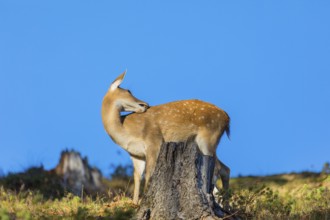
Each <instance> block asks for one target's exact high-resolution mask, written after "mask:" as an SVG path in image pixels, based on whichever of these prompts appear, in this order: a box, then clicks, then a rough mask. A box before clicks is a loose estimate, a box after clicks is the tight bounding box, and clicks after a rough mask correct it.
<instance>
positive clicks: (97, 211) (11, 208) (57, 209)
mask: <svg viewBox="0 0 330 220" xmlns="http://www.w3.org/2000/svg"><path fill="white" fill-rule="evenodd" d="M0 195H1V196H0V207H1V208H0V219H24V220H25V219H130V218H131V217H132V216H133V214H134V212H135V209H136V206H135V205H134V204H133V202H132V200H131V199H129V198H128V197H125V196H124V195H122V196H117V197H115V198H114V199H113V200H111V201H109V199H106V198H102V197H96V198H91V197H88V196H87V197H85V198H84V199H82V198H80V197H78V196H74V195H72V194H71V193H68V194H67V195H66V196H64V197H63V198H61V199H54V200H50V199H47V200H46V199H44V198H43V196H42V195H41V194H39V193H35V192H31V191H30V192H25V193H15V192H12V191H8V190H5V189H4V188H3V187H1V188H0Z"/></svg>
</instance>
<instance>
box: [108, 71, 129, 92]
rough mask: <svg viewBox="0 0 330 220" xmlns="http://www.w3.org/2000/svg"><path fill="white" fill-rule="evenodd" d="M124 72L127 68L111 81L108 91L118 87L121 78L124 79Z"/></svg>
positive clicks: (121, 80)
mask: <svg viewBox="0 0 330 220" xmlns="http://www.w3.org/2000/svg"><path fill="white" fill-rule="evenodd" d="M126 72H127V70H125V72H123V73H122V74H120V75H119V76H118V77H117V79H115V81H113V83H112V84H111V86H110V89H109V90H110V91H113V90H115V89H117V88H118V86H120V84H121V83H122V82H123V80H124V77H125V75H126Z"/></svg>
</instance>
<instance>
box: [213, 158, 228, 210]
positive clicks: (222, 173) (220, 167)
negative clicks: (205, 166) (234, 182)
mask: <svg viewBox="0 0 330 220" xmlns="http://www.w3.org/2000/svg"><path fill="white" fill-rule="evenodd" d="M219 178H220V179H221V182H222V188H223V190H224V195H223V206H224V209H225V210H229V208H230V207H229V191H228V190H229V180H230V168H229V167H227V166H226V165H225V164H224V163H222V162H221V161H220V160H219V159H217V160H216V161H215V168H214V176H213V181H214V183H216V181H217V180H218V179H219ZM215 186H216V187H215V188H214V191H213V194H215V193H217V192H219V190H220V189H219V187H218V186H217V184H215Z"/></svg>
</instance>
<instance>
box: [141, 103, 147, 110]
mask: <svg viewBox="0 0 330 220" xmlns="http://www.w3.org/2000/svg"><path fill="white" fill-rule="evenodd" d="M139 105H140V106H141V107H144V108H145V109H147V108H149V105H148V103H139Z"/></svg>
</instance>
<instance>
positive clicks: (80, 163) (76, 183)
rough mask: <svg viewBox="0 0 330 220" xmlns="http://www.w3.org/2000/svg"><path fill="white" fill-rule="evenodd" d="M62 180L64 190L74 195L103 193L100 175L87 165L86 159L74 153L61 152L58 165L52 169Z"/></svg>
mask: <svg viewBox="0 0 330 220" xmlns="http://www.w3.org/2000/svg"><path fill="white" fill-rule="evenodd" d="M53 172H55V173H56V175H58V176H60V177H61V178H62V180H63V181H62V184H63V187H64V188H65V189H67V190H68V191H70V192H72V193H74V194H75V195H79V196H80V195H82V193H85V192H86V193H88V194H96V193H102V192H104V191H105V186H104V185H103V183H102V173H101V171H100V170H99V169H97V168H95V167H91V166H90V165H89V164H88V159H87V157H85V158H82V157H81V155H80V153H78V152H76V151H73V150H71V151H68V150H66V151H62V153H61V158H60V161H59V164H58V165H57V166H56V167H55V168H54V169H53Z"/></svg>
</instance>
